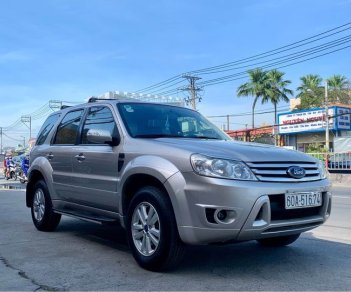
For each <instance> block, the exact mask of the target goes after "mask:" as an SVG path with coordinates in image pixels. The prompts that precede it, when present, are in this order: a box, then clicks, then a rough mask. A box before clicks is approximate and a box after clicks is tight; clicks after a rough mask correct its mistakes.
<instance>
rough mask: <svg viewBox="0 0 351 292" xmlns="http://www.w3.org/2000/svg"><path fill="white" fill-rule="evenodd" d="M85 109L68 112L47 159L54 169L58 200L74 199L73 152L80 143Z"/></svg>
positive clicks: (57, 131)
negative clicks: (81, 124) (79, 135)
mask: <svg viewBox="0 0 351 292" xmlns="http://www.w3.org/2000/svg"><path fill="white" fill-rule="evenodd" d="M83 113H84V109H77V110H73V111H70V112H68V113H67V114H66V115H65V116H64V117H63V119H62V120H61V122H60V123H59V125H58V127H57V130H56V134H55V136H54V138H53V141H52V143H51V146H50V147H49V148H48V149H47V153H46V157H47V159H48V160H49V162H50V164H51V166H52V169H53V174H52V178H53V184H54V189H55V192H56V195H57V197H58V199H60V200H64V201H69V200H71V198H72V188H71V185H72V151H73V149H74V146H75V145H76V144H77V141H78V133H79V127H80V123H81V120H82V117H83Z"/></svg>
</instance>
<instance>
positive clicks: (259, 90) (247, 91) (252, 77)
mask: <svg viewBox="0 0 351 292" xmlns="http://www.w3.org/2000/svg"><path fill="white" fill-rule="evenodd" d="M247 73H248V75H249V81H248V82H246V83H244V84H242V85H240V86H239V88H238V89H237V92H236V94H237V96H239V97H240V96H253V97H254V101H253V103H252V128H254V127H255V107H256V103H257V101H258V99H259V98H261V97H264V96H266V95H267V79H268V78H267V72H266V71H263V70H262V69H260V68H258V69H254V70H249V71H248V72H247Z"/></svg>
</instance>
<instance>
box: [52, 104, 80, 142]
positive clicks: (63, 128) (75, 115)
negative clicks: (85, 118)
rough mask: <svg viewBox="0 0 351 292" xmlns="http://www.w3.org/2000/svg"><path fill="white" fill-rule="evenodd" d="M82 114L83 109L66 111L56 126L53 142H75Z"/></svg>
mask: <svg viewBox="0 0 351 292" xmlns="http://www.w3.org/2000/svg"><path fill="white" fill-rule="evenodd" d="M82 115H83V110H77V111H72V112H69V113H67V114H66V116H65V117H64V118H63V119H62V121H61V123H60V124H59V126H58V127H57V131H56V136H55V140H54V142H53V144H76V140H77V135H78V132H79V124H80V120H81V119H82Z"/></svg>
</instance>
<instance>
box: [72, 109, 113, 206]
mask: <svg viewBox="0 0 351 292" xmlns="http://www.w3.org/2000/svg"><path fill="white" fill-rule="evenodd" d="M92 129H93V130H106V131H109V132H110V134H111V136H112V137H116V136H117V135H118V128H117V124H116V121H115V118H114V116H113V113H112V111H111V109H110V108H109V106H107V105H101V106H92V107H90V108H89V109H88V112H87V114H86V116H85V120H84V123H83V125H82V129H81V138H80V143H79V145H77V146H75V147H74V151H73V152H72V156H71V159H72V166H73V172H72V177H71V180H72V186H73V194H74V201H75V202H76V203H78V204H83V205H86V206H90V207H94V208H98V209H103V210H109V211H115V212H117V207H118V206H117V204H118V198H117V185H118V155H119V152H120V148H119V147H120V146H114V147H112V146H110V145H108V144H95V143H94V142H91V141H89V139H88V137H87V132H88V131H89V130H92Z"/></svg>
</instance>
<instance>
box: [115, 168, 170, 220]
mask: <svg viewBox="0 0 351 292" xmlns="http://www.w3.org/2000/svg"><path fill="white" fill-rule="evenodd" d="M145 186H153V187H155V188H158V189H160V190H161V191H162V192H164V193H165V195H167V197H168V198H169V199H170V196H169V194H168V192H167V190H166V188H165V186H164V184H163V182H161V180H160V179H159V178H157V177H155V176H153V175H150V174H146V173H135V174H132V175H130V176H129V177H128V178H127V179H126V181H125V182H124V184H123V188H122V193H121V205H120V206H121V214H122V215H123V217H124V222H123V224H124V226H125V223H126V222H125V219H126V214H127V211H128V207H129V205H130V202H131V201H132V199H133V197H134V195H135V194H136V192H137V191H138V190H139V189H141V188H142V187H145Z"/></svg>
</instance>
